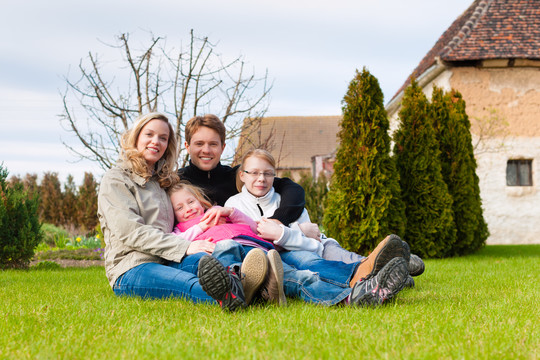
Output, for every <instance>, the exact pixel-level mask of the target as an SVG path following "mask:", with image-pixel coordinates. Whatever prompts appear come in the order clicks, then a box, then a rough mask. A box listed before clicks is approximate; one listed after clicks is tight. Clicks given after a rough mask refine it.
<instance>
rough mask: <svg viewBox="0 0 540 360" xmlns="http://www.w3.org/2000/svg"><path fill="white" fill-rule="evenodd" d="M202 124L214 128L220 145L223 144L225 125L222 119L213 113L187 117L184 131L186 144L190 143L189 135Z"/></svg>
mask: <svg viewBox="0 0 540 360" xmlns="http://www.w3.org/2000/svg"><path fill="white" fill-rule="evenodd" d="M203 126H205V127H207V128H210V129H212V130H215V131H216V132H217V133H218V134H219V138H220V139H221V145H224V144H225V133H226V130H225V125H224V124H223V121H221V120H220V119H219V118H218V117H217V116H216V115H213V114H206V115H203V116H195V117H192V118H191V119H189V121H188V122H187V124H186V128H185V132H184V138H185V140H186V142H187V143H188V144H190V143H191V137H192V136H193V134H195V133H196V132H197V131H198V130H199V129H200V128H201V127H203Z"/></svg>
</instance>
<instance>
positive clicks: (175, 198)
mask: <svg viewBox="0 0 540 360" xmlns="http://www.w3.org/2000/svg"><path fill="white" fill-rule="evenodd" d="M170 197H171V203H172V206H173V210H174V216H175V217H176V221H178V222H181V223H182V222H186V221H188V220H191V219H193V218H194V217H196V216H199V215H202V214H203V213H204V210H205V209H204V207H203V205H202V204H201V202H200V201H199V200H198V199H197V198H196V197H195V195H193V194H192V193H191V192H190V191H188V190H186V189H182V190H178V191H175V192H173V193H172V194H171V196H170Z"/></svg>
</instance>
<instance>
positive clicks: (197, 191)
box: [167, 181, 212, 210]
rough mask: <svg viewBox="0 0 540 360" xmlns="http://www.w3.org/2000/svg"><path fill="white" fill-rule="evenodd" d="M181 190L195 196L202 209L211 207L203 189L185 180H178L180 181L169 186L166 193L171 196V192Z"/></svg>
mask: <svg viewBox="0 0 540 360" xmlns="http://www.w3.org/2000/svg"><path fill="white" fill-rule="evenodd" d="M182 190H185V191H188V192H190V193H191V195H193V196H194V197H195V199H197V200H198V201H199V202H200V203H201V205H202V206H203V208H204V210H208V209H210V208H211V207H212V202H211V201H210V199H209V198H208V197H207V196H206V194H205V193H204V190H203V189H202V188H200V187H198V186H195V185H193V184H190V183H188V182H186V181H180V182H178V183H176V184H174V185H173V186H171V187H170V188H169V189H168V190H167V194H169V196H171V194H173V193H175V192H178V191H182Z"/></svg>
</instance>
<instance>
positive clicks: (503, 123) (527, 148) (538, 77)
mask: <svg viewBox="0 0 540 360" xmlns="http://www.w3.org/2000/svg"><path fill="white" fill-rule="evenodd" d="M421 85H422V86H423V89H424V92H425V93H426V95H427V96H428V98H431V92H432V89H433V85H437V86H438V87H440V88H443V89H444V90H445V91H448V90H450V89H452V88H453V89H457V90H459V91H460V92H461V94H462V95H463V98H464V100H465V102H466V104H467V114H468V115H469V118H470V120H471V123H472V124H473V127H472V128H471V130H472V132H473V134H477V135H476V136H474V137H473V142H474V143H476V141H477V140H478V134H480V132H481V131H480V126H479V124H480V123H482V124H483V126H484V129H486V120H489V119H491V120H492V121H494V122H495V123H496V124H495V125H496V126H495V130H488V131H486V130H482V131H483V135H482V137H483V138H482V140H481V143H480V144H479V145H478V147H477V149H478V151H476V153H475V156H476V159H477V163H478V169H477V174H478V177H479V178H480V193H481V197H482V203H483V208H484V217H485V219H486V221H487V223H488V227H489V230H490V233H491V235H490V237H489V238H488V241H487V243H488V244H531V243H537V244H538V243H540V194H539V190H540V189H539V181H540V176H539V174H538V171H539V170H540V169H539V166H538V161H540V68H538V67H522V68H519V67H513V68H475V67H461V68H451V69H446V70H445V71H443V72H441V73H440V74H439V75H438V76H437V77H436V78H434V79H433V80H432V81H430V82H429V83H427V84H421ZM494 110H495V111H496V113H495V114H496V115H494V113H493V111H494ZM398 113H399V109H396V110H395V111H393V112H391V113H389V115H390V119H391V129H392V131H393V130H395V129H396V128H397V126H398ZM478 120H480V122H478ZM510 159H532V160H533V161H532V172H533V174H532V175H533V186H527V187H512V186H506V164H507V161H508V160H510Z"/></svg>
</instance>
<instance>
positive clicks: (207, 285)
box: [197, 255, 231, 301]
mask: <svg viewBox="0 0 540 360" xmlns="http://www.w3.org/2000/svg"><path fill="white" fill-rule="evenodd" d="M197 276H198V277H199V284H201V286H202V288H203V290H204V292H205V293H207V294H208V295H209V296H211V297H212V298H213V299H214V300H217V301H223V299H224V298H225V295H226V294H227V292H228V291H229V290H230V288H231V280H230V279H229V274H227V270H225V267H224V266H223V265H222V264H221V263H220V262H219V260H218V259H216V258H214V257H212V256H209V255H206V256H203V257H202V258H201V259H200V260H199V269H198V270H197Z"/></svg>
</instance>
